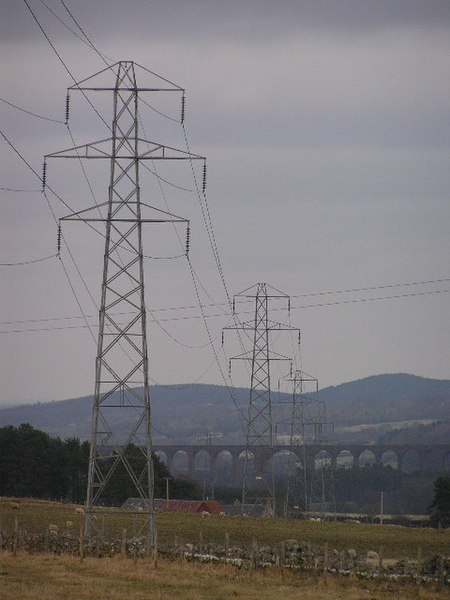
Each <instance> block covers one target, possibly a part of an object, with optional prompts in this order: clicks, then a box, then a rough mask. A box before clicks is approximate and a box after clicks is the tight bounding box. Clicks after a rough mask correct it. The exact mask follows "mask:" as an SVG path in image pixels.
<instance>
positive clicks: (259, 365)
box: [224, 283, 300, 513]
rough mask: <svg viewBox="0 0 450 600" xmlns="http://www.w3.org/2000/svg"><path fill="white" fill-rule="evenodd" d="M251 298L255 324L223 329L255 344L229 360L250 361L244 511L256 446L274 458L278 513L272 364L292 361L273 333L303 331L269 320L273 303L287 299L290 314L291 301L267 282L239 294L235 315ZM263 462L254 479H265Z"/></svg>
mask: <svg viewBox="0 0 450 600" xmlns="http://www.w3.org/2000/svg"><path fill="white" fill-rule="evenodd" d="M239 299H249V300H253V301H254V307H255V316H254V319H253V321H246V322H243V323H242V324H240V325H230V326H228V327H225V328H224V330H227V329H231V330H238V331H242V332H244V334H245V335H246V336H247V337H249V338H250V339H251V340H252V342H253V347H252V349H251V350H249V351H244V352H243V353H242V354H240V355H238V356H234V357H232V358H231V359H230V368H231V364H232V362H233V361H235V360H244V361H249V362H251V380H250V397H249V403H248V412H247V423H246V451H245V467H244V478H243V484H242V510H244V507H245V503H246V499H247V492H248V489H249V487H250V485H249V484H250V482H249V462H250V460H251V459H252V458H253V453H252V449H253V448H254V447H255V446H266V447H267V448H268V456H270V457H272V468H271V475H270V483H269V484H267V482H266V484H267V487H268V491H269V493H270V502H271V505H272V510H273V512H274V513H275V510H276V506H275V504H276V503H275V473H274V465H273V445H274V427H273V422H272V397H271V382H270V363H271V362H272V361H286V360H287V361H290V362H291V363H292V358H290V357H288V356H283V355H281V354H279V353H277V352H275V351H274V350H272V349H271V347H270V346H271V340H270V334H271V333H272V332H274V331H277V332H281V331H296V332H298V335H299V338H300V331H299V329H297V328H295V327H291V326H289V325H283V324H281V323H278V322H275V321H272V320H271V319H269V312H270V306H269V304H270V301H271V300H280V299H281V300H284V301H285V302H286V303H287V310H288V312H289V311H290V298H289V296H288V295H287V294H285V293H283V292H280V290H277V289H276V288H274V287H272V286H270V285H268V284H267V283H257V284H256V285H254V286H251V287H249V288H247V289H246V290H244V291H242V292H240V293H239V294H236V295H235V296H234V299H233V313H234V314H236V300H239ZM263 468H264V464H263V460H261V462H260V464H256V461H255V479H263Z"/></svg>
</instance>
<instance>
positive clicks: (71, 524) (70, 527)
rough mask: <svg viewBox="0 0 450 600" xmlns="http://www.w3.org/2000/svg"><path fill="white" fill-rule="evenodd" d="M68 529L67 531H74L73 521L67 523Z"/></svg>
mask: <svg viewBox="0 0 450 600" xmlns="http://www.w3.org/2000/svg"><path fill="white" fill-rule="evenodd" d="M66 527H67V529H72V527H73V521H66Z"/></svg>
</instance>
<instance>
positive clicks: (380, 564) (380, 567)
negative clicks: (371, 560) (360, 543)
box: [378, 546, 383, 575]
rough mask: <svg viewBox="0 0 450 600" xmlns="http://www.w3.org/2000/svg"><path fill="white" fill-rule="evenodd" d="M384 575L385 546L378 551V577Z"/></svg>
mask: <svg viewBox="0 0 450 600" xmlns="http://www.w3.org/2000/svg"><path fill="white" fill-rule="evenodd" d="M382 573H383V546H380V549H379V550H378V575H381V574H382Z"/></svg>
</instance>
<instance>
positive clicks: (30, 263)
mask: <svg viewBox="0 0 450 600" xmlns="http://www.w3.org/2000/svg"><path fill="white" fill-rule="evenodd" d="M57 256H58V255H57V254H52V255H51V256H43V257H42V258H35V259H32V260H26V261H22V262H14V263H0V267H22V266H24V265H34V264H35V263H39V262H44V261H45V260H50V259H52V258H56V257H57Z"/></svg>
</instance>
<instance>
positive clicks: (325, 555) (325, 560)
mask: <svg viewBox="0 0 450 600" xmlns="http://www.w3.org/2000/svg"><path fill="white" fill-rule="evenodd" d="M323 572H324V575H328V542H325V544H324V547H323Z"/></svg>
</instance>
